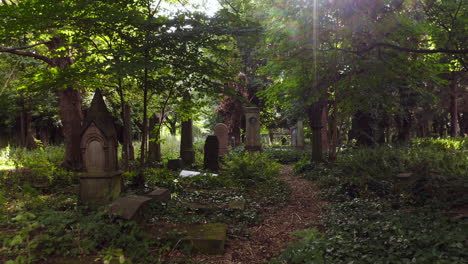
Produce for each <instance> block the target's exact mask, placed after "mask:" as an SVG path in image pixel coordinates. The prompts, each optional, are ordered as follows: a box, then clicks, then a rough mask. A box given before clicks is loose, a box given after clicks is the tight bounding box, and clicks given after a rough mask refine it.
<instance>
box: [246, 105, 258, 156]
mask: <svg viewBox="0 0 468 264" xmlns="http://www.w3.org/2000/svg"><path fill="white" fill-rule="evenodd" d="M244 112H245V148H246V149H247V150H248V151H261V150H262V145H261V140H260V109H258V107H245V108H244Z"/></svg>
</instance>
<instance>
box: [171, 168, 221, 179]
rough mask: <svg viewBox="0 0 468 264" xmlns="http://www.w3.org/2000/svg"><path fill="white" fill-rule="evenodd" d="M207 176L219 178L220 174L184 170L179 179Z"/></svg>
mask: <svg viewBox="0 0 468 264" xmlns="http://www.w3.org/2000/svg"><path fill="white" fill-rule="evenodd" d="M202 174H203V175H205V176H212V177H216V176H218V174H216V173H201V172H199V171H189V170H182V171H181V172H180V174H179V177H181V178H187V177H188V178H190V177H195V176H198V175H202Z"/></svg>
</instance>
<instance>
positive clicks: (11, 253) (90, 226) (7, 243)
mask: <svg viewBox="0 0 468 264" xmlns="http://www.w3.org/2000/svg"><path fill="white" fill-rule="evenodd" d="M8 224H9V225H11V226H13V227H15V228H17V229H18V231H16V232H14V233H7V234H2V235H1V237H0V239H1V241H2V249H3V252H4V253H5V254H6V255H7V256H8V257H9V258H14V259H16V261H17V262H18V263H28V262H33V261H37V260H40V259H46V258H48V257H49V256H50V255H52V254H55V255H61V256H71V257H73V256H78V255H83V254H84V255H88V254H95V253H97V252H98V251H99V250H100V249H102V248H107V247H109V248H125V249H126V252H125V253H126V255H127V256H129V257H131V258H132V259H142V258H145V257H146V255H147V254H148V250H147V247H148V245H149V243H148V241H147V240H146V237H145V236H144V235H143V233H142V231H141V230H140V229H139V227H138V226H137V225H136V224H135V223H133V222H126V221H125V222H122V221H120V220H117V221H115V220H113V219H111V218H110V217H109V216H108V214H107V213H106V212H105V210H101V211H100V212H97V213H96V212H93V211H88V210H87V209H86V208H78V209H77V210H75V211H73V210H69V211H52V210H43V211H41V212H39V213H37V214H32V213H29V212H26V211H20V212H19V213H18V214H17V215H16V216H15V217H14V218H12V220H11V222H10V223H8ZM103 253H104V252H101V254H103ZM107 253H108V255H109V254H111V253H112V252H107ZM115 253H119V252H118V251H116V252H113V253H112V254H111V255H113V256H114V257H117V255H116V254H115ZM120 256H122V255H119V256H118V257H119V258H120ZM107 259H109V256H108V257H107ZM126 263H127V262H126Z"/></svg>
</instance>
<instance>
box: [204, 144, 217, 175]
mask: <svg viewBox="0 0 468 264" xmlns="http://www.w3.org/2000/svg"><path fill="white" fill-rule="evenodd" d="M203 167H204V168H205V169H207V170H212V171H217V170H219V141H218V137H217V136H208V137H206V141H205V147H204V160H203Z"/></svg>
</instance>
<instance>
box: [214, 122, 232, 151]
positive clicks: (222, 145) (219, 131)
mask: <svg viewBox="0 0 468 264" xmlns="http://www.w3.org/2000/svg"><path fill="white" fill-rule="evenodd" d="M228 133H229V130H228V127H227V126H226V125H225V124H223V123H219V124H216V125H215V127H214V134H215V136H216V137H218V142H219V156H224V155H226V154H227V153H228V141H229V135H228Z"/></svg>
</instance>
